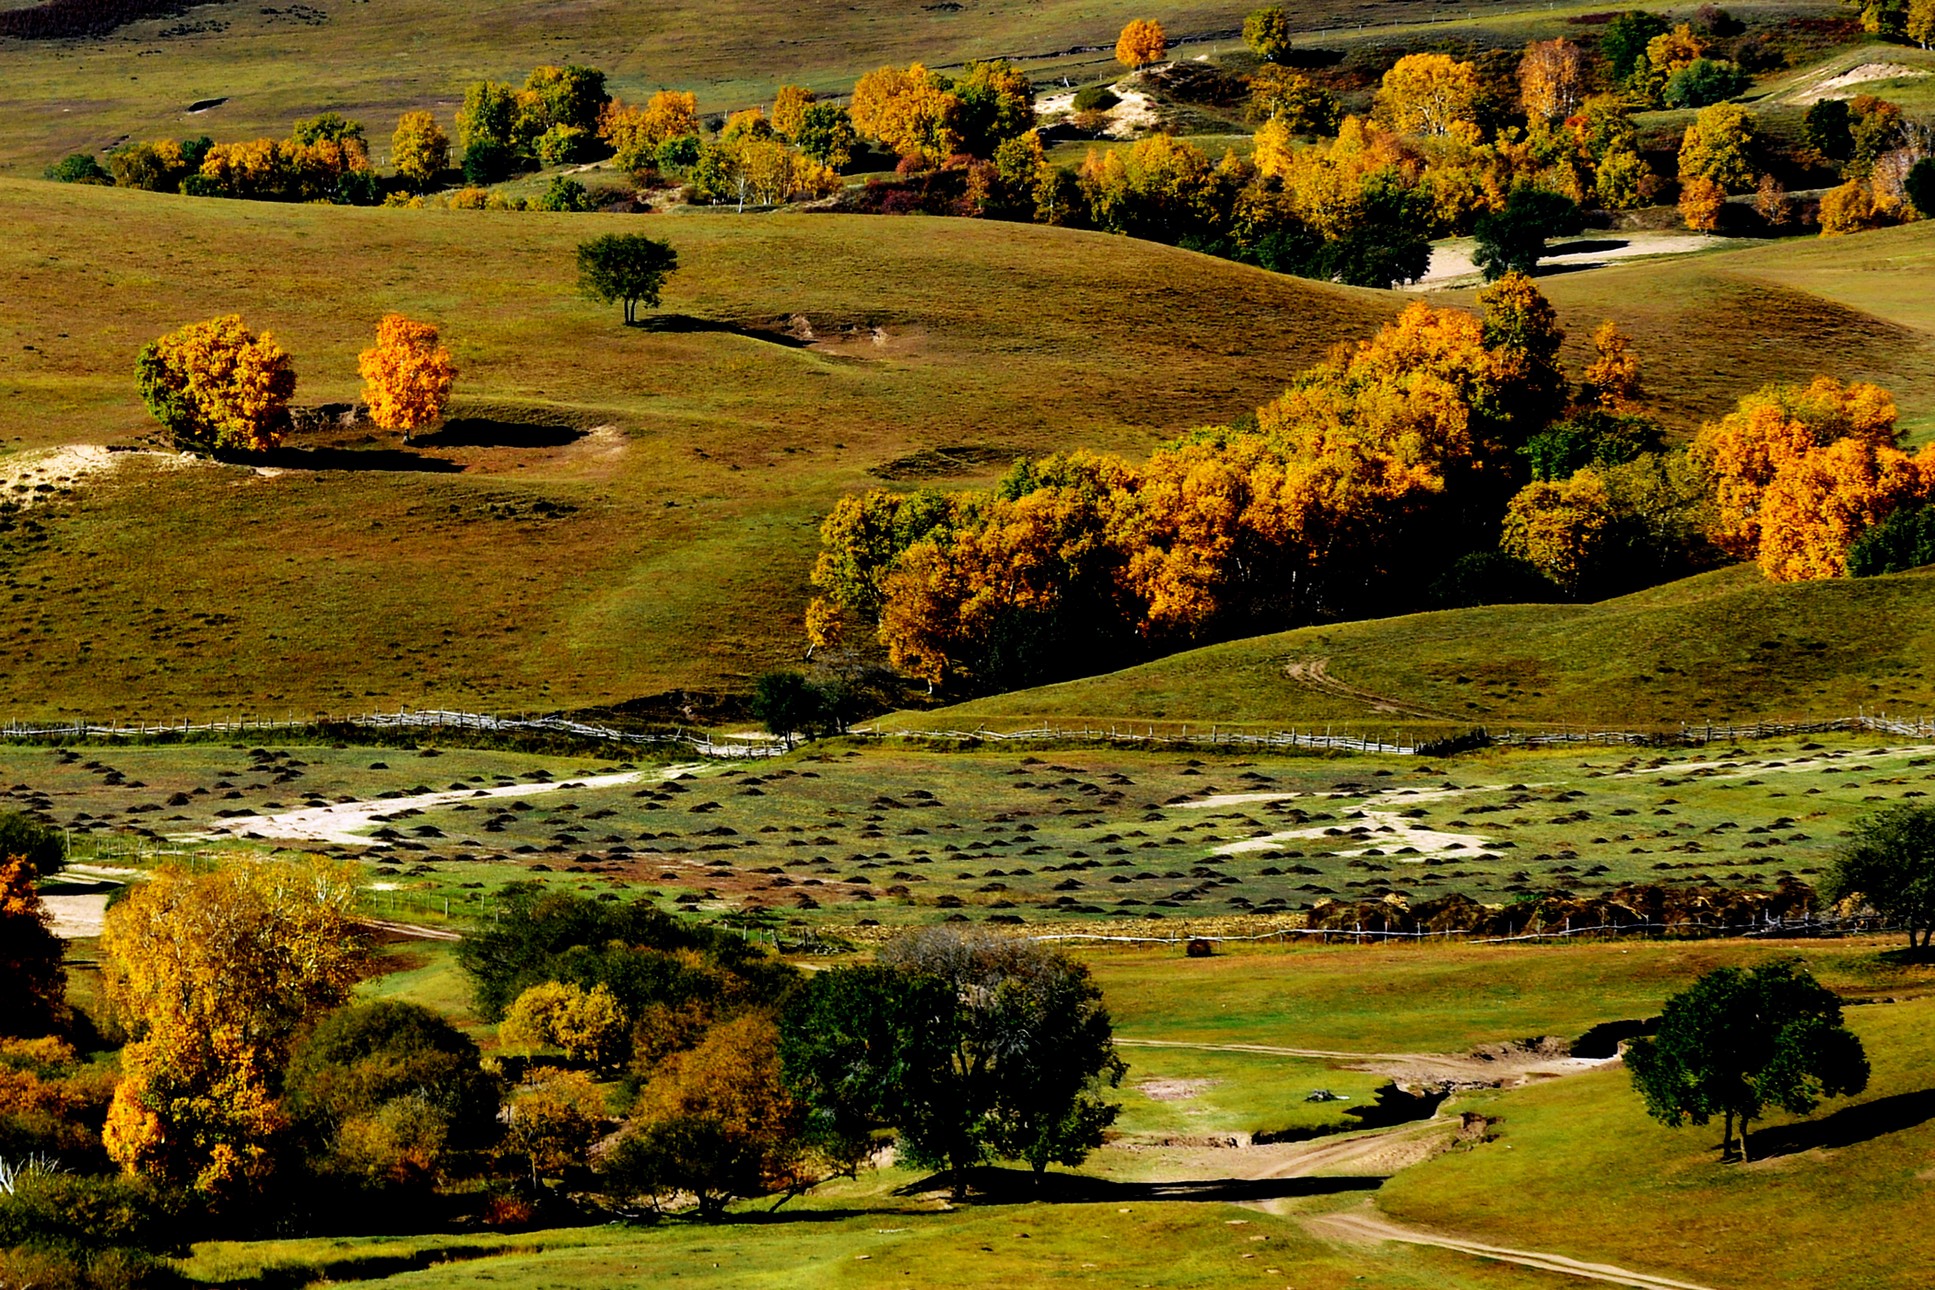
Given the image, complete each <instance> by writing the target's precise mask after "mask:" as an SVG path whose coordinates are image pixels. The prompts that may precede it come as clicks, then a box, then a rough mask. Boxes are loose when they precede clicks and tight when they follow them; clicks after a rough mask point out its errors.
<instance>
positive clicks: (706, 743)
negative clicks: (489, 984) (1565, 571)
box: [0, 708, 1935, 760]
mask: <svg viewBox="0 0 1935 1290" xmlns="http://www.w3.org/2000/svg"><path fill="white" fill-rule="evenodd" d="M344 728H349V729H364V730H391V731H404V730H415V731H422V732H424V733H426V734H429V735H431V736H433V737H434V736H435V735H436V734H438V733H441V732H452V733H463V732H479V733H484V734H506V735H519V734H531V735H555V736H562V737H565V738H570V739H579V740H584V741H586V742H591V743H604V744H613V745H617V746H620V747H634V748H661V749H668V750H680V751H683V752H685V753H689V754H690V755H692V756H696V757H707V758H722V759H731V760H737V759H746V758H763V757H777V756H780V755H781V754H783V753H785V752H787V751H789V750H790V748H791V747H792V745H791V744H790V743H789V742H787V741H786V740H782V739H777V738H772V737H770V736H735V735H715V734H709V733H707V732H704V731H688V730H684V729H678V730H674V731H670V732H665V731H658V732H642V731H635V730H621V729H618V728H616V727H613V726H605V725H597V724H594V723H591V722H585V721H574V720H571V719H570V718H568V717H562V716H542V717H501V716H492V715H489V714H485V713H478V712H455V711H450V710H447V709H438V708H428V709H416V710H412V709H402V710H399V711H396V712H365V713H348V714H343V715H340V716H336V715H318V716H315V717H311V718H308V719H302V718H297V717H286V718H282V719H280V720H277V719H273V718H269V719H265V718H257V717H236V718H232V719H229V720H224V721H202V722H196V721H190V720H188V719H186V718H183V719H182V720H181V721H179V722H150V721H107V722H102V721H85V720H83V721H58V722H34V721H9V722H7V723H6V724H5V725H4V726H0V740H6V741H11V742H23V741H29V740H32V741H47V740H74V741H76V742H84V741H87V740H96V739H107V740H115V739H130V740H167V739H180V738H191V737H198V736H211V735H216V736H228V737H236V738H257V739H264V740H268V739H274V738H277V737H287V736H295V735H301V734H312V733H315V732H317V731H322V730H341V729H344ZM1836 733H1849V734H1859V733H1866V734H1891V735H1900V736H1903V737H1904V738H1911V739H1935V721H1931V720H1930V719H1929V718H1927V717H1915V718H1912V719H1910V718H1900V717H1893V716H1888V715H1885V714H1876V713H1869V712H1862V713H1858V714H1856V715H1855V716H1852V717H1834V718H1829V719H1826V720H1818V721H1760V722H1754V723H1752V724H1750V725H1734V724H1717V725H1716V724H1714V723H1711V722H1706V723H1699V724H1694V723H1685V724H1682V725H1681V726H1680V727H1679V728H1678V729H1677V730H1673V729H1663V730H1560V731H1532V732H1521V731H1510V730H1508V731H1504V732H1502V733H1498V734H1490V733H1483V734H1481V735H1479V736H1478V737H1477V738H1476V739H1475V740H1474V741H1473V743H1472V745H1471V746H1485V745H1490V746H1495V747H1503V748H1551V747H1563V746H1570V745H1601V746H1604V745H1614V746H1619V745H1625V746H1637V747H1652V748H1662V747H1700V746H1703V745H1707V744H1715V743H1723V744H1731V743H1738V742H1741V741H1743V740H1751V739H1772V738H1782V737H1792V736H1797V735H1819V734H1836ZM846 737H848V738H854V739H875V740H889V739H897V740H906V741H913V742H918V741H946V742H957V743H993V744H1044V743H1110V744H1122V745H1129V746H1143V747H1171V748H1209V749H1216V748H1224V749H1239V750H1255V751H1258V752H1272V751H1281V752H1288V751H1298V750H1304V749H1309V750H1315V751H1335V752H1353V753H1383V754H1388V755H1393V756H1416V755H1418V754H1419V753H1421V752H1422V753H1427V754H1428V753H1430V752H1432V750H1433V749H1434V748H1437V747H1440V746H1441V745H1442V743H1443V742H1445V741H1444V740H1442V739H1439V740H1431V739H1422V738H1420V737H1418V736H1417V735H1415V734H1407V733H1406V732H1403V731H1393V732H1391V734H1390V735H1389V736H1388V737H1385V738H1378V737H1369V736H1359V735H1349V734H1336V733H1334V732H1333V731H1331V730H1329V729H1326V730H1325V731H1323V732H1322V733H1318V732H1315V731H1308V730H1294V729H1293V730H1278V731H1267V732H1262V733H1258V732H1254V731H1247V730H1227V729H1224V728H1223V727H1221V726H1217V725H1212V726H1210V727H1209V728H1208V729H1207V730H1203V729H1200V728H1199V729H1197V730H1195V731H1191V730H1190V728H1189V727H1188V726H1187V725H1185V726H1183V727H1181V729H1180V730H1179V731H1166V730H1165V731H1158V730H1157V729H1156V728H1155V727H1154V726H1137V725H1129V724H1124V723H1115V724H1110V725H1106V726H1104V725H1083V726H1080V727H1076V726H1049V725H1042V726H1034V727H1030V728H1028V729H1023V730H994V729H989V728H987V727H975V728H973V729H961V730H943V729H926V728H918V727H902V728H898V729H888V728H884V727H880V726H857V727H855V728H854V729H852V730H850V731H848V732H847V736H846ZM1469 737H1470V736H1453V737H1452V738H1453V740H1458V741H1461V740H1463V739H1465V738H1469Z"/></svg>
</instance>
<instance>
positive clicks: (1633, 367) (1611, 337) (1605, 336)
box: [1585, 318, 1645, 412]
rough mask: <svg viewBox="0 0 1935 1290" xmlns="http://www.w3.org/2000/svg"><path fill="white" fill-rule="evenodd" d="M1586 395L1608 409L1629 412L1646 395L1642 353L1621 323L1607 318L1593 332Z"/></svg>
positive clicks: (1586, 378)
mask: <svg viewBox="0 0 1935 1290" xmlns="http://www.w3.org/2000/svg"><path fill="white" fill-rule="evenodd" d="M1585 387H1586V397H1588V398H1589V399H1591V400H1592V401H1593V402H1594V403H1597V404H1598V405H1599V406H1600V407H1602V408H1605V409H1606V410H1607V411H1609V412H1624V411H1629V410H1631V409H1633V408H1635V407H1637V406H1638V404H1639V402H1640V400H1641V399H1642V398H1644V397H1645V391H1644V389H1643V388H1642V387H1641V385H1640V379H1639V356H1638V355H1636V354H1634V353H1633V343H1632V341H1631V340H1630V339H1629V338H1628V337H1627V335H1626V333H1625V332H1623V331H1621V330H1619V324H1618V323H1615V322H1614V321H1613V320H1612V319H1610V318H1608V319H1607V320H1606V321H1605V322H1602V323H1600V324H1599V330H1597V331H1595V332H1593V333H1592V362H1590V363H1588V364H1587V365H1586V372H1585Z"/></svg>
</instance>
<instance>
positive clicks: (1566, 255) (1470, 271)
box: [1402, 233, 1751, 291]
mask: <svg viewBox="0 0 1935 1290" xmlns="http://www.w3.org/2000/svg"><path fill="white" fill-rule="evenodd" d="M1750 240H1751V239H1748V238H1737V237H1732V238H1730V237H1710V236H1708V235H1707V234H1705V233H1606V234H1603V235H1594V236H1590V237H1583V238H1578V239H1576V240H1574V241H1573V242H1570V243H1568V242H1555V243H1553V244H1552V249H1551V250H1550V251H1549V252H1548V253H1547V254H1546V255H1545V257H1544V258H1543V259H1541V260H1540V261H1539V267H1540V268H1541V269H1549V268H1561V269H1596V268H1599V267H1601V266H1603V265H1607V264H1612V263H1615V262H1616V261H1619V260H1635V259H1641V258H1643V257H1646V256H1654V255H1689V254H1691V253H1693V252H1694V251H1707V250H1712V249H1713V248H1715V247H1724V246H1731V245H1736V244H1738V245H1744V244H1745V243H1747V242H1748V241H1750ZM1568 246H1573V247H1574V248H1576V249H1573V250H1567V249H1566V248H1567V247H1568ZM1475 252H1476V246H1475V244H1474V243H1473V242H1472V241H1471V239H1469V238H1458V239H1456V240H1455V241H1450V242H1443V243H1439V244H1438V245H1436V246H1433V247H1432V248H1431V267H1430V268H1428V269H1426V270H1425V272H1424V276H1423V277H1422V278H1419V279H1418V280H1417V281H1416V282H1413V283H1411V284H1410V285H1408V286H1406V287H1404V288H1402V289H1403V290H1406V291H1429V290H1433V289H1435V288H1437V287H1442V286H1445V285H1446V284H1448V283H1452V282H1457V281H1459V280H1461V279H1464V278H1473V277H1476V276H1477V275H1478V265H1477V263H1476V261H1475V260H1474V259H1473V258H1472V257H1473V255H1474V254H1475Z"/></svg>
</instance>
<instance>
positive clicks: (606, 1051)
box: [498, 981, 631, 1068]
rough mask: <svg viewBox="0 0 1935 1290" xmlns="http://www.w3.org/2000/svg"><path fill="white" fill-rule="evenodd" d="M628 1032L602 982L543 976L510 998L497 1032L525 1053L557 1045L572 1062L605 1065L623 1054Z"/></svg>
mask: <svg viewBox="0 0 1935 1290" xmlns="http://www.w3.org/2000/svg"><path fill="white" fill-rule="evenodd" d="M630 1032H631V1024H630V1022H629V1021H628V1020H627V1019H626V1017H625V1010H624V1008H623V1006H622V1005H620V1004H619V1002H618V996H617V995H615V994H613V993H612V992H611V987H610V986H608V985H606V984H605V983H604V982H602V981H601V982H599V983H597V984H596V985H594V986H592V987H591V989H589V990H587V989H585V988H584V987H583V986H580V985H577V984H576V983H572V982H566V983H563V984H560V983H559V982H557V981H543V982H539V983H538V984H537V985H534V986H531V987H529V988H528V989H526V990H525V991H524V992H523V993H522V994H520V995H518V996H517V998H516V999H514V1000H512V1001H511V1006H510V1007H509V1008H507V1009H506V1010H505V1012H504V1021H503V1024H502V1025H501V1026H500V1027H499V1028H498V1038H499V1039H500V1040H501V1041H502V1042H503V1044H504V1046H505V1047H506V1048H510V1049H512V1050H514V1051H517V1052H521V1053H524V1054H525V1055H527V1056H528V1055H530V1054H532V1053H535V1052H536V1051H537V1050H539V1049H541V1048H559V1049H562V1050H563V1051H564V1055H565V1056H566V1057H568V1058H570V1059H571V1060H572V1061H574V1062H580V1061H581V1062H589V1063H591V1064H592V1065H593V1066H597V1067H600V1068H607V1067H612V1066H616V1065H617V1064H618V1063H620V1062H622V1061H623V1060H624V1059H625V1055H626V1054H625V1049H626V1046H627V1043H628V1041H629V1039H630Z"/></svg>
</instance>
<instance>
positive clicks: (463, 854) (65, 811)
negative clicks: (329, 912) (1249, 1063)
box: [0, 737, 1935, 940]
mask: <svg viewBox="0 0 1935 1290" xmlns="http://www.w3.org/2000/svg"><path fill="white" fill-rule="evenodd" d="M434 751H435V750H425V751H422V752H410V751H406V750H397V749H374V750H372V749H333V748H320V747H314V748H312V747H298V748H293V749H284V748H276V749H264V750H262V752H261V753H260V754H250V753H248V752H246V751H245V750H244V749H242V748H239V747H238V748H234V749H227V748H223V747H221V746H199V747H198V746H194V745H189V746H186V747H173V746H138V747H95V748H80V749H70V750H66V751H65V752H62V751H57V750H54V749H50V748H44V747H25V746H19V745H14V746H4V747H0V780H3V781H5V782H7V783H9V784H11V788H10V789H9V790H8V791H7V792H6V793H5V794H4V795H0V802H4V803H6V804H8V805H13V806H17V807H24V808H27V809H32V810H37V811H40V812H43V813H45V814H46V815H48V816H50V817H51V818H53V819H54V820H56V821H57V822H58V823H60V824H62V825H64V826H66V827H67V828H68V829H69V830H70V831H71V833H72V835H73V837H74V838H75V839H76V841H75V850H76V853H77V855H78V856H79V857H80V858H81V859H83V860H92V861H94V862H96V863H100V864H104V865H108V866H110V867H112V866H122V865H133V866H136V867H142V866H146V865H151V864H154V863H157V862H160V861H165V860H167V859H168V858H169V853H173V854H174V855H176V856H181V857H187V856H195V855H199V854H207V855H210V856H215V857H219V856H220V855H221V854H224V853H228V852H233V851H244V852H274V851H278V850H285V851H312V852H317V853H321V854H326V855H332V856H337V857H341V858H344V859H355V860H357V861H358V862H360V863H362V864H364V865H366V866H367V867H368V868H369V873H370V877H369V881H370V884H371V892H372V901H373V906H374V909H375V912H376V913H378V914H379V915H382V916H385V917H395V918H399V919H404V920H406V921H408V920H413V921H426V920H427V921H434V922H439V923H441V922H443V921H444V920H446V919H448V920H451V921H454V922H457V923H462V922H464V921H466V920H470V919H474V918H477V917H479V916H481V915H482V913H483V912H484V911H485V910H486V909H487V907H488V901H489V897H490V893H491V892H493V891H494V890H496V889H497V888H498V887H500V886H502V885H503V884H504V883H506V882H511V881H521V880H527V879H537V880H540V881H543V882H547V883H552V884H556V885H559V886H561V887H565V888H568V889H572V890H579V891H584V892H587V893H593V894H598V895H609V896H611V897H613V898H618V897H633V896H637V895H641V894H643V895H648V896H650V897H652V898H654V899H657V900H659V901H662V902H663V903H664V904H665V905H666V906H667V907H676V908H680V909H685V910H687V911H689V912H694V913H699V914H702V915H706V916H710V917H731V918H734V919H738V918H741V917H746V916H751V917H752V918H753V921H754V922H755V923H756V924H759V925H762V926H767V927H779V928H786V927H792V928H795V929H801V930H805V929H814V930H817V931H822V932H824V931H832V932H835V933H836V934H839V935H846V936H857V937H859V938H861V939H862V940H867V939H871V938H873V937H876V936H878V935H882V934H884V930H883V929H891V928H894V927H898V926H903V925H908V924H916V923H929V922H936V921H941V920H944V919H954V920H957V921H958V920H961V919H967V920H971V921H976V922H979V921H982V920H992V921H994V922H996V923H998V924H1009V925H1016V924H1019V925H1032V924H1038V923H1047V924H1050V925H1054V926H1062V925H1071V924H1072V925H1078V926H1079V927H1082V928H1089V929H1094V930H1106V931H1114V932H1120V933H1124V934H1127V933H1133V934H1136V935H1145V936H1155V937H1159V938H1164V939H1170V938H1176V937H1186V936H1188V935H1190V934H1192V933H1193V932H1206V931H1211V930H1215V931H1219V932H1230V933H1236V934H1258V933H1267V932H1269V931H1271V930H1272V929H1274V928H1278V927H1282V926H1287V925H1293V924H1295V923H1296V922H1297V921H1298V917H1297V916H1298V915H1299V913H1300V911H1302V910H1304V909H1306V908H1308V907H1309V906H1310V905H1311V904H1313V903H1316V902H1319V901H1323V900H1329V899H1342V900H1380V899H1384V898H1386V897H1390V896H1396V897H1398V898H1400V899H1404V900H1407V901H1411V902H1416V901H1422V900H1426V899H1430V898H1432V897H1437V896H1444V895H1448V894H1451V893H1454V892H1456V893H1461V894H1463V895H1466V896H1469V897H1472V898H1474V899H1478V900H1481V901H1485V902H1489V903H1493V904H1501V903H1508V902H1510V901H1513V900H1518V899H1527V898H1531V897H1534V896H1538V895H1542V894H1544V893H1549V892H1553V891H1567V892H1571V893H1573V894H1575V895H1578V896H1581V897H1589V896H1592V895H1594V894H1603V893H1605V892H1608V891H1610V890H1612V889H1613V888H1616V887H1619V886H1622V885H1627V884H1662V885H1665V886H1670V887H1704V888H1715V887H1718V888H1728V889H1741V888H1748V889H1758V890H1770V889H1772V888H1774V887H1775V886H1776V885H1777V884H1778V882H1779V881H1780V880H1781V879H1783V878H1795V879H1799V880H1801V881H1803V882H1807V881H1811V880H1813V879H1814V877H1815V876H1816V875H1817V874H1818V873H1819V872H1820V870H1821V868H1822V866H1823V865H1824V864H1826V863H1827V860H1828V857H1829V856H1830V854H1831V853H1832V851H1833V849H1834V847H1835V846H1836V845H1838V843H1839V841H1840V838H1841V836H1842V834H1843V833H1844V831H1845V830H1846V829H1847V828H1848V827H1849V825H1850V824H1851V822H1852V821H1854V820H1855V819H1857V818H1859V817H1860V816H1862V815H1865V814H1867V813H1869V812H1872V811H1875V810H1878V809H1880V808H1881V807H1883V806H1885V805H1888V804H1891V803H1898V802H1906V801H1913V800H1916V799H1919V798H1922V797H1923V796H1925V795H1926V792H1927V790H1928V789H1929V787H1930V785H1931V783H1935V748H1931V747H1929V746H1925V745H1917V744H1912V743H1906V742H1901V741H1894V742H1884V741H1882V740H1878V739H1866V738H1862V739H1855V738H1844V737H1836V738H1823V739H1820V740H1781V741H1768V742H1764V743H1758V744H1754V745H1753V746H1751V747H1738V748H1719V747H1712V748H1704V749H1676V750H1660V749H1614V748H1602V749H1587V750H1581V749H1567V750H1562V751H1551V752H1511V751H1496V752H1488V753H1482V754H1471V755H1466V756H1461V757H1457V758H1453V759H1450V760H1445V759H1437V760H1432V759H1427V758H1421V757H1384V758H1369V757H1367V758H1344V757H1326V756H1315V755H1303V756H1276V757H1239V756H1220V755H1219V756H1214V757H1203V756H1193V755H1190V754H1189V753H1188V752H1146V751H1138V750H1134V749H1104V750H1096V749H1082V748H1066V749H1060V750H1055V751H1043V752H1040V753H1038V754H1032V755H1031V754H1028V753H1025V752H1023V751H1020V750H995V751H977V752H959V753H943V752H936V751H928V750H923V749H920V748H918V747H910V746H900V745H884V746H883V745H868V746H864V747H843V746H841V745H830V746H818V747H813V748H810V749H807V750H804V751H802V752H799V753H796V754H794V755H792V756H790V757H787V758H782V759H779V760H777V761H774V762H769V763H763V764H759V765H756V766H752V767H745V766H733V767H728V768H719V767H717V766H713V767H706V768H702V769H701V770H700V771H699V772H698V773H695V774H690V775H684V776H682V777H680V778H677V779H675V780H671V781H666V780H663V779H662V778H661V776H662V775H663V774H664V771H663V770H662V769H661V768H655V767H649V766H639V767H636V768H633V767H631V764H630V763H615V764H614V763H605V764H599V763H595V762H587V761H584V760H567V759H561V758H535V757H529V756H523V755H517V754H508V753H486V752H469V751H464V750H458V749H453V750H450V751H448V752H445V753H442V754H440V755H435V756H432V755H431V754H432V753H433V752H434ZM594 775H601V776H609V777H611V778H612V780H613V781H615V782H606V783H602V784H601V783H599V782H597V781H595V780H592V781H591V782H587V781H588V780H590V778H591V777H592V776H594ZM520 786H521V787H520ZM429 792H434V793H437V794H440V795H442V796H441V798H440V800H438V801H433V802H430V803H427V804H425V805H424V806H415V805H411V804H410V803H409V802H407V801H402V800H398V799H403V798H408V797H414V796H416V795H419V794H423V793H429ZM386 803H393V805H387V806H386ZM318 811H321V812H324V813H325V814H324V815H323V816H321V817H318V816H317V814H316V812H318ZM332 812H333V813H334V817H335V819H336V821H337V822H336V823H335V824H334V825H332V826H331V827H329V828H326V829H319V828H318V827H317V824H318V820H319V818H320V819H321V820H322V821H324V822H327V821H328V820H329V819H330V818H331V817H330V815H329V814H328V813H332ZM292 813H296V814H292ZM1065 930H1066V928H1065ZM1554 930H1562V929H1554Z"/></svg>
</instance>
